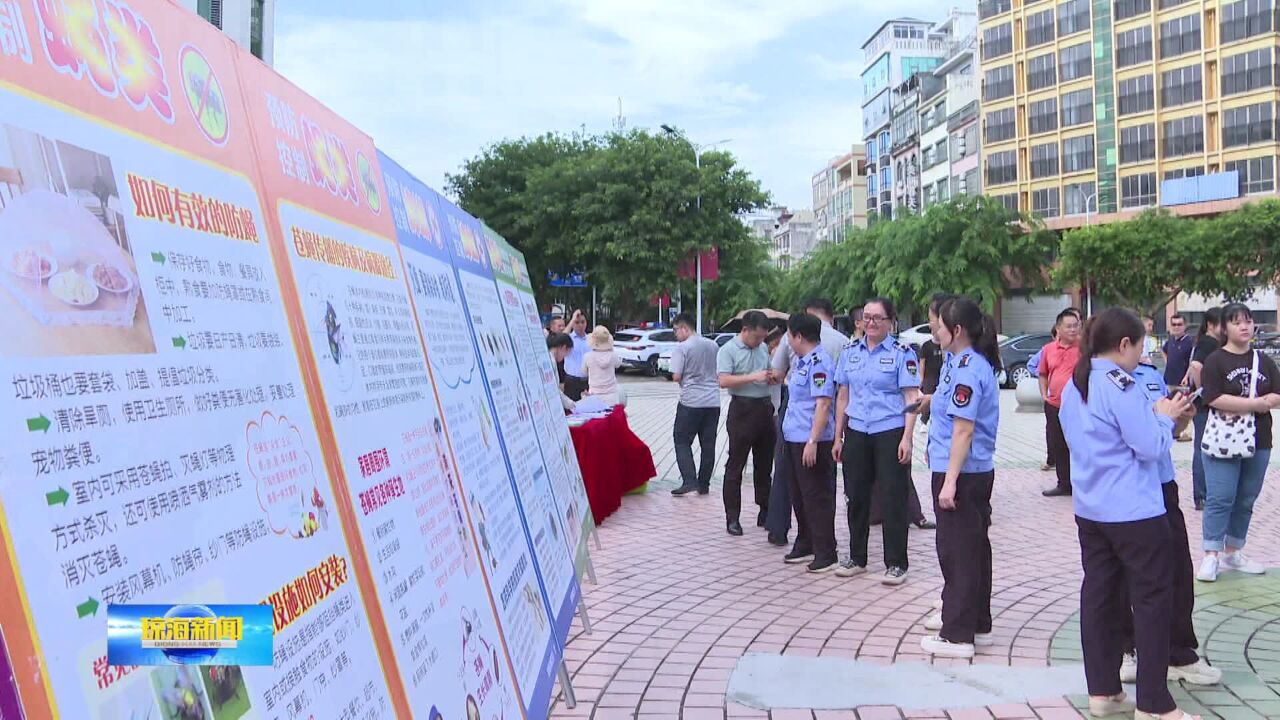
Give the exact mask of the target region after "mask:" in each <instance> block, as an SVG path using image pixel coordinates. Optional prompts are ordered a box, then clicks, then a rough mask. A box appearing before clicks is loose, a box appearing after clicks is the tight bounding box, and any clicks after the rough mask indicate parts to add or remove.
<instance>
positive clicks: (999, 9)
mask: <svg viewBox="0 0 1280 720" xmlns="http://www.w3.org/2000/svg"><path fill="white" fill-rule="evenodd" d="M1012 7H1013V0H981V2H979V3H978V17H980V18H982V19H983V20H986V19H987V18H992V17H995V16H997V15H1003V14H1004V13H1007V12H1009V10H1010V9H1011V8H1012Z"/></svg>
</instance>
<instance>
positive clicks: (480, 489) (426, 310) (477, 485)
mask: <svg viewBox="0 0 1280 720" xmlns="http://www.w3.org/2000/svg"><path fill="white" fill-rule="evenodd" d="M379 164H380V165H381V167H382V173H383V178H384V181H385V185H386V187H387V193H388V196H389V203H388V204H389V206H390V209H391V213H392V217H393V218H394V220H395V225H396V230H397V236H398V238H399V240H400V251H401V255H402V257H403V261H404V272H405V275H406V278H407V280H408V283H409V288H410V291H411V293H412V297H413V302H414V306H415V309H416V317H417V322H418V327H419V329H420V331H421V334H422V337H423V339H424V340H425V341H426V346H427V361H428V365H429V368H430V372H431V376H432V378H433V379H434V383H435V387H436V389H437V391H438V394H439V399H440V411H441V415H442V417H443V420H444V424H445V427H446V428H447V439H448V442H449V445H450V448H451V451H452V454H453V458H454V459H455V460H456V463H457V465H456V466H457V470H458V476H459V482H460V487H459V491H460V492H462V493H463V494H464V502H463V510H464V514H465V515H466V516H467V518H468V521H469V523H470V528H471V529H472V531H473V532H474V535H475V538H476V539H477V541H478V544H479V560H480V567H481V570H482V572H483V574H484V577H485V579H486V581H487V585H488V588H489V592H490V595H491V597H492V600H493V604H494V607H495V608H496V611H497V614H498V619H499V622H500V626H501V629H502V635H503V637H504V638H505V639H506V644H507V648H508V650H509V652H510V656H511V662H512V665H513V667H514V675H515V678H516V684H517V685H518V686H519V688H520V691H521V698H520V700H521V703H522V707H523V708H524V709H525V711H526V713H527V715H528V717H530V718H534V717H542V716H543V715H545V714H546V712H547V708H548V707H549V704H550V698H551V692H552V686H553V685H554V684H555V675H556V666H557V664H558V663H559V661H560V654H561V650H560V648H561V647H563V646H562V645H561V644H560V643H558V642H557V640H556V637H555V634H554V632H553V627H552V623H551V621H550V619H549V618H550V617H551V615H550V610H549V604H548V602H547V600H546V596H545V593H544V591H543V590H542V585H543V583H542V579H541V577H540V574H541V573H540V562H541V560H542V558H537V557H535V555H534V553H533V551H532V550H531V547H530V541H529V534H528V533H526V531H525V519H524V517H523V515H522V512H521V506H520V498H519V497H518V496H517V495H516V494H515V492H514V491H513V483H512V479H511V474H510V470H509V468H508V467H507V464H506V462H505V460H504V456H503V449H502V447H503V446H502V442H503V441H502V434H501V433H502V432H503V428H502V427H501V426H500V425H499V423H498V418H497V415H496V413H495V412H494V408H493V404H492V402H491V400H490V398H489V395H488V392H487V391H486V389H485V373H484V369H483V367H482V365H481V360H480V353H481V350H480V346H481V345H482V344H484V343H487V342H489V338H488V337H487V336H486V337H483V339H481V337H482V336H480V335H476V340H473V328H472V321H471V320H470V319H469V317H468V312H467V304H466V302H465V299H464V295H463V288H462V278H464V277H465V278H468V279H471V281H472V282H473V283H474V284H477V285H483V283H484V282H485V281H486V280H487V282H488V285H489V287H493V278H492V275H491V274H489V275H487V276H486V273H485V267H486V266H485V265H484V264H479V263H476V262H475V261H474V260H472V261H471V263H470V265H469V267H470V268H471V269H470V270H468V271H467V272H465V273H459V272H457V271H456V270H455V267H454V261H453V252H454V251H453V249H452V248H451V246H452V245H454V244H455V243H456V244H458V248H457V251H458V254H459V255H463V256H464V257H465V256H467V254H469V257H470V258H473V259H478V258H479V257H480V256H479V255H478V254H477V250H476V249H472V247H473V246H472V245H470V244H467V245H465V246H464V244H463V237H464V235H463V233H465V234H466V235H465V236H466V237H468V238H474V237H475V236H474V234H472V228H473V227H474V225H473V223H474V221H473V220H472V219H471V218H470V216H468V215H466V213H463V212H462V211H461V210H459V209H458V208H456V207H455V206H453V205H452V204H451V203H449V202H448V201H447V200H445V199H444V198H442V197H440V196H439V195H437V194H436V193H435V192H434V191H432V190H431V189H430V188H428V187H427V186H426V185H423V184H422V183H421V182H419V181H418V180H416V179H415V178H413V177H412V176H410V175H409V174H408V173H407V172H405V171H404V169H403V168H401V167H400V166H399V165H397V164H396V163H395V162H394V161H393V160H391V159H390V158H388V157H387V156H386V155H383V154H380V155H379ZM460 228H461V230H460ZM485 330H486V328H484V327H483V326H482V327H481V328H479V329H477V330H476V331H475V332H477V333H479V332H484V331H485ZM477 341H478V342H477ZM553 559H554V558H553ZM559 561H560V562H561V563H562V564H563V563H566V562H567V559H560V560H559ZM570 610H572V607H571V608H570Z"/></svg>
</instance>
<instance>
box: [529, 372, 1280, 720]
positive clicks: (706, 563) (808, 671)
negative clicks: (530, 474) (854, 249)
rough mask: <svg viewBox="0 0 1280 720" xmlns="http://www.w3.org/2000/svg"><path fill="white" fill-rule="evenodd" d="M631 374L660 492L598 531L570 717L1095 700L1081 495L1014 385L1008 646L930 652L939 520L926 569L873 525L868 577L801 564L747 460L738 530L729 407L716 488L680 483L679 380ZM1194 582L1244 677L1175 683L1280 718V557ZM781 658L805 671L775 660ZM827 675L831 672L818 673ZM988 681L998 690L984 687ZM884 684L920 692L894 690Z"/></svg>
mask: <svg viewBox="0 0 1280 720" xmlns="http://www.w3.org/2000/svg"><path fill="white" fill-rule="evenodd" d="M624 382H626V387H627V391H628V393H629V396H630V397H629V405H628V408H627V412H628V416H629V418H630V422H631V425H632V428H633V429H634V430H635V432H636V433H637V434H638V435H639V436H640V437H641V438H643V439H644V440H645V441H646V442H647V443H648V444H649V447H650V448H651V449H652V451H653V456H654V461H655V464H656V465H657V468H658V477H657V479H655V480H654V481H653V482H651V483H650V485H649V491H648V493H646V494H643V495H635V496H629V497H627V498H625V500H624V502H623V506H622V508H621V509H620V510H619V511H618V512H617V513H616V514H614V515H613V516H611V517H609V518H608V519H607V520H606V521H605V522H604V523H603V524H602V525H601V527H600V529H599V535H600V541H601V543H602V547H601V548H593V549H592V557H593V560H594V564H595V569H596V572H597V573H598V581H599V582H598V584H596V585H591V584H589V583H588V584H586V585H585V586H584V595H585V600H586V605H587V608H588V612H589V617H590V619H591V621H592V623H593V632H592V633H591V634H589V635H588V634H585V633H584V632H583V631H582V626H581V624H580V623H579V622H577V621H575V624H574V627H573V630H572V631H571V636H570V640H569V644H568V649H567V651H566V657H567V662H568V666H569V671H570V673H571V675H572V678H573V686H574V688H575V690H576V694H577V700H578V704H577V706H576V707H575V708H572V709H570V708H568V707H566V704H565V703H564V701H563V698H560V699H559V700H558V701H557V702H556V704H555V706H554V707H553V708H552V712H551V716H552V717H554V718H595V719H598V720H606V719H610V720H611V719H613V718H633V717H634V718H654V719H657V718H689V719H690V720H702V719H705V718H716V719H725V720H728V719H732V718H759V719H761V720H764V719H768V720H835V719H836V718H847V719H853V718H861V720H888V719H893V718H904V717H905V718H916V717H920V718H926V717H927V718H952V719H953V720H971V719H976V718H1045V719H1046V720H1057V719H1058V718H1075V717H1081V714H1080V712H1079V711H1078V710H1077V709H1076V708H1078V707H1082V706H1083V705H1084V704H1085V697H1084V696H1083V695H1082V694H1081V693H1082V692H1083V687H1084V685H1083V671H1082V670H1081V669H1080V667H1079V662H1080V645H1079V627H1078V617H1077V612H1078V610H1079V595H1078V593H1079V585H1080V561H1079V548H1078V544H1077V541H1076V530H1075V524H1074V521H1073V517H1072V513H1071V502H1070V500H1069V499H1065V498H1054V499H1049V498H1043V497H1041V495H1040V491H1041V490H1042V489H1044V488H1046V487H1048V486H1049V485H1051V484H1052V482H1053V476H1052V474H1051V473H1043V472H1040V471H1039V466H1040V463H1041V462H1042V461H1043V459H1044V430H1043V423H1044V416H1043V415H1041V414H1023V413H1016V412H1014V410H1015V407H1016V403H1015V401H1014V396H1013V393H1012V392H1010V391H1005V392H1003V393H1002V403H1001V427H1000V434H999V442H998V446H997V465H996V467H997V470H996V488H995V494H994V497H993V499H992V505H993V508H994V511H993V527H992V529H991V537H992V544H993V546H994V549H995V558H994V565H995V579H994V580H995V581H994V592H993V611H994V614H995V628H994V632H993V636H994V639H995V645H994V646H993V647H989V648H980V649H979V652H978V655H977V657H976V658H974V660H972V661H967V660H964V661H961V660H945V659H940V660H931V659H930V658H929V656H927V655H925V654H923V653H922V652H921V650H920V646H919V641H920V638H921V637H922V636H923V635H924V634H925V631H924V629H923V626H922V622H923V620H924V618H925V617H926V616H927V615H928V614H929V613H930V612H931V610H930V605H931V603H932V602H933V601H934V599H935V598H937V597H938V594H939V592H940V589H941V584H942V580H941V575H940V572H939V570H938V565H937V559H936V554H935V551H934V533H933V532H932V531H920V530H916V529H915V528H912V530H911V533H910V562H911V571H910V575H909V576H908V581H907V583H906V584H905V585H903V586H901V587H898V588H888V587H884V586H882V585H880V583H879V573H881V572H883V566H882V561H881V559H880V558H881V543H880V538H879V529H878V528H872V533H871V544H870V558H871V562H870V570H871V572H870V573H868V574H867V575H863V576H861V577H857V578H852V579H840V578H837V577H835V576H833V575H831V574H823V575H817V576H814V575H807V574H806V573H805V572H804V568H803V566H791V565H785V564H783V563H782V560H781V559H782V555H783V554H784V551H783V550H781V549H779V548H775V547H773V546H771V545H769V544H768V543H767V542H766V540H765V531H764V530H763V529H759V528H756V527H754V525H755V523H753V522H750V520H752V519H754V515H755V508H754V505H753V504H752V502H751V491H750V489H749V485H750V482H751V481H750V477H749V476H748V478H747V479H746V480H745V481H744V488H743V495H744V508H743V525H744V527H745V528H746V535H745V536H744V537H736V538H735V537H730V536H729V535H727V534H726V533H725V530H724V517H723V504H722V502H721V500H720V477H721V473H722V467H723V463H724V458H725V452H726V442H727V441H726V436H725V433H724V428H723V417H724V413H721V418H722V426H721V429H720V435H719V441H718V443H717V457H718V462H717V469H716V475H715V480H713V483H712V492H711V494H710V495H709V496H702V497H699V496H696V495H695V496H687V497H683V498H673V497H672V496H671V495H670V494H669V492H668V490H670V489H671V488H673V487H676V486H677V485H678V484H679V479H678V476H679V473H678V471H677V470H676V466H675V456H674V454H673V452H672V448H671V429H672V420H673V415H674V412H675V404H676V396H677V388H676V386H675V385H674V384H673V383H668V382H664V381H662V380H632V379H630V378H627V379H626V380H624ZM922 449H923V440H922V438H920V439H918V442H917V443H916V453H915V454H916V461H915V463H914V468H915V469H914V480H915V483H916V487H917V489H918V491H919V493H920V496H921V498H922V499H924V502H925V504H926V514H927V515H929V516H930V517H932V515H933V513H932V508H931V507H929V505H931V502H930V501H929V500H928V497H929V496H928V475H927V473H926V472H925V470H924V465H923V462H922V459H921V457H922V456H921V451H922ZM695 452H696V450H695ZM1174 454H1175V461H1176V464H1177V466H1178V471H1179V474H1178V482H1179V485H1180V487H1181V490H1182V506H1183V508H1184V511H1185V512H1186V515H1187V524H1188V532H1189V534H1190V536H1191V543H1192V550H1193V557H1194V558H1195V559H1196V561H1197V562H1198V560H1199V557H1200V553H1199V551H1198V548H1199V537H1200V514H1199V513H1197V512H1196V511H1195V510H1193V509H1191V499H1190V493H1191V490H1190V458H1191V447H1190V443H1178V444H1177V445H1176V446H1175V451H1174ZM749 472H750V471H749V470H748V474H749ZM1276 479H1277V478H1276V474H1275V471H1274V470H1273V471H1272V472H1271V473H1269V475H1268V484H1267V486H1266V488H1265V489H1264V491H1263V494H1262V497H1261V498H1260V499H1259V501H1258V503H1257V507H1256V510H1255V514H1254V521H1253V526H1252V530H1251V533H1250V538H1249V540H1250V542H1249V548H1248V549H1249V553H1250V555H1252V556H1253V557H1254V558H1255V559H1257V560H1260V561H1262V562H1263V563H1264V564H1265V565H1267V566H1268V567H1275V566H1278V565H1280V522H1276V520H1275V518H1276V514H1277V506H1278V505H1280V493H1278V492H1276V491H1275V489H1274V484H1275V481H1276ZM843 505H844V503H843V497H842V495H841V497H840V498H839V502H838V507H837V522H836V526H837V537H838V539H839V542H840V548H841V551H842V553H843V552H845V551H847V549H848V531H847V528H845V527H844V525H845V523H844V509H843ZM792 536H793V537H794V531H793V534H792ZM1196 589H1197V605H1196V616H1195V622H1196V627H1197V631H1198V633H1199V638H1200V643H1201V651H1202V653H1203V654H1204V655H1206V656H1207V658H1208V659H1209V661H1210V662H1211V663H1212V664H1214V665H1217V666H1219V667H1222V668H1223V669H1224V671H1226V678H1225V682H1224V683H1223V685H1222V686H1219V687H1216V688H1207V689H1200V688H1191V687H1183V686H1181V685H1175V687H1174V688H1173V690H1174V694H1175V697H1177V699H1178V701H1179V704H1180V705H1181V706H1182V707H1183V708H1184V709H1186V710H1188V711H1190V712H1193V713H1201V714H1203V715H1204V716H1205V717H1207V718H1208V717H1218V718H1226V719H1229V720H1245V719H1247V718H1280V571H1272V572H1271V573H1269V574H1268V575H1267V576H1265V577H1261V578H1246V577H1240V576H1238V575H1236V574H1232V573H1225V574H1224V576H1223V578H1222V580H1220V581H1219V582H1218V583H1216V584H1213V585H1206V584H1201V583H1197V588H1196ZM757 654H759V655H760V656H757ZM748 655H750V656H751V657H749V658H748V659H747V660H746V661H743V658H744V656H748ZM779 656H780V657H779ZM806 659H809V660H812V661H813V662H808V661H807V660H806ZM821 659H827V660H825V661H820V660H821ZM740 661H741V663H742V664H741V666H740ZM970 665H972V666H974V667H967V666H970ZM961 666H964V667H961ZM778 667H784V668H788V670H787V671H786V672H783V671H778V672H773V671H769V670H768V668H778ZM762 668H764V669H765V670H766V672H763V673H762V672H761V670H762ZM735 672H737V676H735V675H734V674H735ZM771 672H772V673H773V674H772V675H771V674H770V673H771ZM731 680H732V687H731ZM1010 686H1012V687H1010ZM828 687H831V688H833V690H832V691H831V692H819V691H818V690H819V689H826V688H828ZM1020 692H1021V695H1020V694H1019V693H1020ZM975 693H976V695H975ZM983 693H985V694H986V695H987V696H990V697H991V698H996V697H997V696H998V697H999V701H998V702H997V701H994V700H993V701H990V702H983V701H974V700H973V698H974V697H983ZM1130 695H1131V696H1132V689H1130ZM886 697H889V698H902V697H905V698H906V699H905V700H894V701H893V702H895V703H897V704H880V703H881V700H882V699H883V698H886ZM863 698H867V699H868V700H865V701H864V700H863ZM877 698H879V699H881V700H877ZM771 699H772V700H771ZM1085 716H1086V717H1087V714H1086V715H1085Z"/></svg>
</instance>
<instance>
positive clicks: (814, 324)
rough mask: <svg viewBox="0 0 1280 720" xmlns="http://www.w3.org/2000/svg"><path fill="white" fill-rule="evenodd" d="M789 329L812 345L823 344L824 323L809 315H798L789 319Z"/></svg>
mask: <svg viewBox="0 0 1280 720" xmlns="http://www.w3.org/2000/svg"><path fill="white" fill-rule="evenodd" d="M787 329H788V330H790V331H791V332H792V334H794V335H799V336H800V337H802V338H804V339H805V340H808V341H809V342H811V343H819V342H822V321H821V320H819V319H818V318H816V317H814V316H813V315H810V314H808V313H796V314H795V315H792V316H791V317H790V318H787Z"/></svg>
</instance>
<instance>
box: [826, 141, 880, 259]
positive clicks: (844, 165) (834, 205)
mask: <svg viewBox="0 0 1280 720" xmlns="http://www.w3.org/2000/svg"><path fill="white" fill-rule="evenodd" d="M867 172H868V171H867V158H866V153H865V151H864V150H863V146H862V144H861V143H855V144H854V145H853V148H852V150H851V151H850V152H847V153H845V154H844V155H840V156H838V157H834V158H832V159H831V160H830V161H829V162H828V163H827V164H826V165H825V166H823V168H822V169H821V170H819V171H818V172H816V173H814V174H813V216H814V241H815V243H816V244H821V243H824V242H844V241H845V240H846V239H847V238H848V236H849V232H850V228H854V227H866V226H867V210H866V208H867V200H866V197H867Z"/></svg>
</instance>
